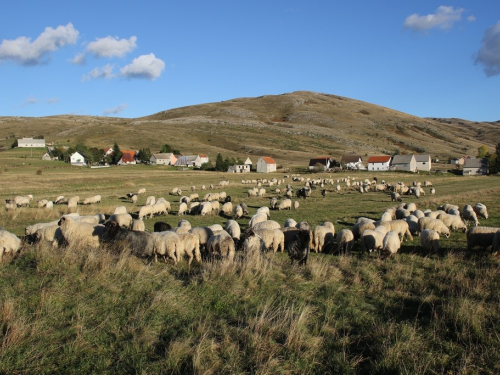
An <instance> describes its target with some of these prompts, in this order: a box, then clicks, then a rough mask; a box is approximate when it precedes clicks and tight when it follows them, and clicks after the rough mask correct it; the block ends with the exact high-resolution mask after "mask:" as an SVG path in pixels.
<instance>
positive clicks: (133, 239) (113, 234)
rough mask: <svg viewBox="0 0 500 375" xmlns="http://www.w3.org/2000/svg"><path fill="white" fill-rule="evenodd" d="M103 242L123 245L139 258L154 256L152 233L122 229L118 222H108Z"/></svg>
mask: <svg viewBox="0 0 500 375" xmlns="http://www.w3.org/2000/svg"><path fill="white" fill-rule="evenodd" d="M103 242H108V243H112V244H121V245H122V246H123V247H125V248H127V249H129V250H130V252H131V253H132V254H133V255H135V256H138V257H145V258H151V257H152V256H153V237H152V235H151V233H148V232H136V231H133V230H129V229H125V228H122V227H120V226H119V225H118V223H117V222H116V221H108V222H106V224H105V228H104V234H103Z"/></svg>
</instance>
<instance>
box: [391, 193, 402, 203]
mask: <svg viewBox="0 0 500 375" xmlns="http://www.w3.org/2000/svg"><path fill="white" fill-rule="evenodd" d="M402 201H403V198H401V195H400V194H399V193H397V192H395V191H393V192H392V193H391V202H402Z"/></svg>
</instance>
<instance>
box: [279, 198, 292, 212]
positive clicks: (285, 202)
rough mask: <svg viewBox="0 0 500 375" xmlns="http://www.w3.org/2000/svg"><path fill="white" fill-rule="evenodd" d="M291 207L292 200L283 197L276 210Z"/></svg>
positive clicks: (289, 208)
mask: <svg viewBox="0 0 500 375" xmlns="http://www.w3.org/2000/svg"><path fill="white" fill-rule="evenodd" d="M291 209H292V200H291V199H283V200H282V201H281V202H280V204H279V205H278V210H280V211H281V210H291Z"/></svg>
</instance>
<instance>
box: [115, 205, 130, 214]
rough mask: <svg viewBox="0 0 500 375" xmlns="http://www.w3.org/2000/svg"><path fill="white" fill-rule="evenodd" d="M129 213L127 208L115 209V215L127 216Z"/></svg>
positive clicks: (119, 207)
mask: <svg viewBox="0 0 500 375" xmlns="http://www.w3.org/2000/svg"><path fill="white" fill-rule="evenodd" d="M126 213H127V208H126V207H125V206H118V207H116V208H115V211H114V212H113V214H126Z"/></svg>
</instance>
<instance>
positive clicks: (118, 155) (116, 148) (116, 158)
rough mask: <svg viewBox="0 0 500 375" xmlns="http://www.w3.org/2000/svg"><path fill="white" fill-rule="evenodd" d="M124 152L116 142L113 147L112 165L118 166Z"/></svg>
mask: <svg viewBox="0 0 500 375" xmlns="http://www.w3.org/2000/svg"><path fill="white" fill-rule="evenodd" d="M122 155H123V152H122V151H121V150H120V147H119V146H118V144H117V143H116V142H115V144H114V145H113V155H112V157H111V164H118V162H119V161H120V159H121V158H122Z"/></svg>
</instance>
